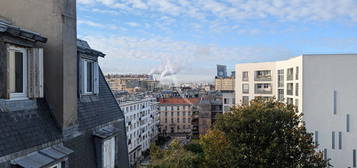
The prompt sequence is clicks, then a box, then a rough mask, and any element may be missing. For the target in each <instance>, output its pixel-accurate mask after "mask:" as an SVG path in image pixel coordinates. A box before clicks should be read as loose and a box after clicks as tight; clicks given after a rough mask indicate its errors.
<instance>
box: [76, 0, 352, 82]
mask: <svg viewBox="0 0 357 168" xmlns="http://www.w3.org/2000/svg"><path fill="white" fill-rule="evenodd" d="M356 9H357V0H77V18H78V19H77V25H78V26H77V29H78V30H77V34H78V37H79V38H81V39H84V40H87V41H88V43H89V45H90V46H91V47H92V48H93V49H96V50H100V51H102V52H104V53H105V54H106V56H105V58H101V59H100V61H99V63H100V66H101V68H102V70H103V72H104V73H105V74H108V73H119V74H127V73H132V74H137V73H140V74H141V73H148V74H156V75H155V76H156V77H157V78H159V79H161V80H162V81H171V82H212V81H213V80H214V76H215V75H216V65H217V64H223V65H227V67H228V71H232V70H234V67H235V64H238V63H245V62H263V61H277V60H283V59H287V58H290V57H293V56H298V55H301V54H314V53H357V10H356Z"/></svg>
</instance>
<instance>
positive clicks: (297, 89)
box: [295, 83, 299, 96]
mask: <svg viewBox="0 0 357 168" xmlns="http://www.w3.org/2000/svg"><path fill="white" fill-rule="evenodd" d="M295 96H299V83H296V84H295Z"/></svg>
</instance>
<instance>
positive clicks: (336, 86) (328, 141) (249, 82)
mask: <svg viewBox="0 0 357 168" xmlns="http://www.w3.org/2000/svg"><path fill="white" fill-rule="evenodd" d="M356 74H357V54H309V55H305V54H304V55H301V56H297V57H293V58H291V59H288V60H284V61H276V62H264V63H245V64H237V65H236V87H235V92H236V104H246V103H249V101H250V100H252V99H254V98H255V97H257V96H260V97H263V98H269V97H273V96H274V97H276V98H277V99H279V100H281V101H284V102H286V103H288V104H294V105H296V106H297V107H298V109H299V112H302V113H303V114H304V117H303V120H304V121H305V123H306V127H307V130H308V131H309V132H311V133H313V134H314V140H315V142H316V143H317V144H319V146H318V150H320V151H322V152H323V153H324V157H325V159H331V161H330V163H331V164H332V165H333V166H334V167H338V168H340V167H341V168H343V167H345V168H347V167H351V168H354V167H357V163H356V159H357V158H356V157H357V156H356V150H357V124H356V122H357V108H356V105H357V75H356Z"/></svg>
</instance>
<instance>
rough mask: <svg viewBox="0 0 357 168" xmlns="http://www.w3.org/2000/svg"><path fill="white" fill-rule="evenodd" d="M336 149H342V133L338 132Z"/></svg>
mask: <svg viewBox="0 0 357 168" xmlns="http://www.w3.org/2000/svg"><path fill="white" fill-rule="evenodd" d="M338 149H342V132H338Z"/></svg>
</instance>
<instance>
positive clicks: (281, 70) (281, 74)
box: [278, 69, 284, 87]
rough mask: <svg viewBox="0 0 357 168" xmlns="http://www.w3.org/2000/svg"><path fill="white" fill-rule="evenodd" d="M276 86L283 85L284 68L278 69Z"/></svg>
mask: <svg viewBox="0 0 357 168" xmlns="http://www.w3.org/2000/svg"><path fill="white" fill-rule="evenodd" d="M278 87H284V69H280V70H278Z"/></svg>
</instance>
